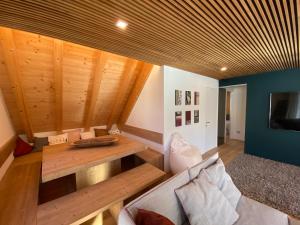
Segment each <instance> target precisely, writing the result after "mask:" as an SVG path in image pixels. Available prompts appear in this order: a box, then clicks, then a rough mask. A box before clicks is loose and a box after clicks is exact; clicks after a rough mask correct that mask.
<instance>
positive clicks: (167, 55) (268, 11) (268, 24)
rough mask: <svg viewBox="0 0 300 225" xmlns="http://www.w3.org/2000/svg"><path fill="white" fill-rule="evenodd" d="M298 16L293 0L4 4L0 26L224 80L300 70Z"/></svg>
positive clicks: (41, 0)
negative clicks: (120, 22) (119, 25)
mask: <svg viewBox="0 0 300 225" xmlns="http://www.w3.org/2000/svg"><path fill="white" fill-rule="evenodd" d="M299 12H300V10H299V0H152V1H134V0H129V1H118V0H115V1H112V0H108V1H74V0H64V1H55V0H53V1H44V0H32V1H29V0H25V1H5V0H3V1H0V15H1V16H0V24H1V25H3V26H8V27H13V28H18V29H21V30H28V31H32V32H36V33H40V34H45V35H48V36H53V37H57V38H60V39H63V40H69V41H72V42H75V43H81V44H83V45H86V46H90V47H95V48H98V49H102V50H106V51H109V52H114V53H117V54H121V55H124V56H128V57H133V58H136V59H140V60H144V61H148V62H151V63H154V64H166V65H171V66H174V67H178V68H182V69H185V70H189V71H193V72H197V73H200V74H203V75H207V76H211V77H215V78H227V77H234V76H239V75H246V74H252V73H258V72H264V71H273V70H281V69H288V68H296V67H299V52H300V51H299V24H300V23H299ZM117 19H123V20H125V21H127V22H128V23H129V25H128V28H127V29H126V30H120V29H117V28H116V27H115V26H114V24H115V22H116V21H117ZM224 66H225V67H228V70H227V71H225V72H221V71H220V68H221V67H224Z"/></svg>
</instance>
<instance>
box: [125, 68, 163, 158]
mask: <svg viewBox="0 0 300 225" xmlns="http://www.w3.org/2000/svg"><path fill="white" fill-rule="evenodd" d="M163 77H164V76H163V67H161V66H154V67H153V69H152V71H151V73H150V75H149V78H148V80H147V81H146V83H145V85H144V88H143V90H142V92H141V94H140V96H139V98H138V100H137V102H136V104H135V106H134V107H133V109H132V111H131V113H130V115H129V117H128V120H127V122H126V124H127V125H130V126H133V127H138V128H142V129H146V130H150V131H155V132H158V133H161V134H163V132H164V113H163V112H164V99H163V96H164V92H163V88H164V84H163V82H164V78H163ZM122 134H123V135H125V136H127V137H130V138H133V139H135V140H137V141H141V142H143V143H145V144H146V145H147V146H149V147H150V148H152V149H155V150H157V151H159V152H161V153H163V152H164V148H163V145H161V144H158V143H155V142H152V141H149V140H146V139H144V138H140V137H137V136H135V135H132V134H128V133H126V132H122Z"/></svg>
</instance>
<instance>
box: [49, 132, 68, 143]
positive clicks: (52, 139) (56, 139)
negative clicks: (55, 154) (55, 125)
mask: <svg viewBox="0 0 300 225" xmlns="http://www.w3.org/2000/svg"><path fill="white" fill-rule="evenodd" d="M48 141H49V145H57V144H63V143H67V142H68V134H60V135H55V136H49V137H48Z"/></svg>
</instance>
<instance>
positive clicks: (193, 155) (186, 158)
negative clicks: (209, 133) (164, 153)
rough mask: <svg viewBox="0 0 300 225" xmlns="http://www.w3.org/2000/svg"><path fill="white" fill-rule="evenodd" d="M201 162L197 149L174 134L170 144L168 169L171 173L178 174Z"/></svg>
mask: <svg viewBox="0 0 300 225" xmlns="http://www.w3.org/2000/svg"><path fill="white" fill-rule="evenodd" d="M201 161H202V155H201V152H200V150H199V149H198V148H196V147H194V146H192V145H190V144H189V143H188V142H187V141H186V140H184V139H183V138H182V137H181V136H180V135H179V134H177V133H175V134H174V135H173V139H172V142H171V151H170V167H171V170H172V172H173V173H174V174H175V173H179V172H181V171H183V170H185V169H186V168H191V167H193V166H194V165H196V164H198V163H200V162H201Z"/></svg>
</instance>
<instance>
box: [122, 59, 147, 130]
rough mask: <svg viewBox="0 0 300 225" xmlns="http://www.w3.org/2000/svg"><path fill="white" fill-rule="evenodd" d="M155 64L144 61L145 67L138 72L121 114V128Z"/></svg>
mask: <svg viewBox="0 0 300 225" xmlns="http://www.w3.org/2000/svg"><path fill="white" fill-rule="evenodd" d="M152 68H153V65H152V64H149V63H144V64H143V67H142V69H141V72H140V74H138V76H137V78H136V81H135V84H134V86H133V88H132V90H131V92H130V95H129V97H128V99H127V102H126V105H125V107H124V109H123V111H122V114H121V115H120V117H119V119H118V122H117V123H118V125H119V128H120V129H122V127H123V125H124V124H125V123H126V121H127V119H128V117H129V115H130V113H131V111H132V109H133V107H134V105H135V103H136V101H137V99H138V98H139V96H140V94H141V92H142V90H143V88H144V85H145V83H146V81H147V79H148V77H149V75H150V73H151V71H152Z"/></svg>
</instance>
